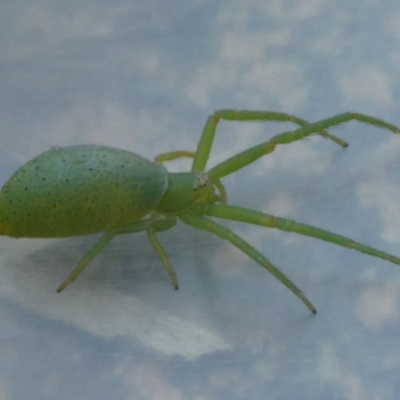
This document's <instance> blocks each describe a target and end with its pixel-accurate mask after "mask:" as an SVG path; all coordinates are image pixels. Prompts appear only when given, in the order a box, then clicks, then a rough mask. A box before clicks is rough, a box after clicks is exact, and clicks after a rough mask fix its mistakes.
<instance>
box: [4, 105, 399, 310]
mask: <svg viewBox="0 0 400 400" xmlns="http://www.w3.org/2000/svg"><path fill="white" fill-rule="evenodd" d="M220 120H226V121H278V122H292V123H294V124H296V125H298V126H299V127H298V128H297V129H294V130H291V131H287V132H283V133H280V134H278V135H275V136H273V137H272V138H271V139H269V140H267V141H266V142H264V143H261V144H259V145H257V146H254V147H251V148H250V149H248V150H245V151H243V152H241V153H239V154H236V155H235V156H233V157H231V158H229V159H227V160H225V161H223V162H221V163H219V164H218V165H216V166H215V167H213V168H211V169H210V170H209V171H208V172H204V170H205V167H206V164H207V161H208V158H209V154H210V151H211V147H212V143H213V140H214V136H215V132H216V128H217V125H218V122H219V121H220ZM352 120H357V121H359V122H362V123H367V124H371V125H374V126H377V127H379V128H383V129H387V130H389V131H392V132H394V133H400V129H399V128H398V127H396V126H394V125H392V124H389V123H387V122H385V121H382V120H380V119H377V118H373V117H370V116H368V115H364V114H358V113H344V114H340V115H336V116H334V117H331V118H327V119H324V120H321V121H318V122H315V123H308V122H307V121H304V120H302V119H300V118H297V117H295V116H292V115H289V114H285V113H276V112H267V111H243V110H242V111H235V110H219V111H216V112H215V113H214V114H212V115H211V116H210V117H209V118H208V120H207V122H206V125H205V127H204V130H203V133H202V135H201V138H200V141H199V144H198V146H197V150H196V152H194V153H193V152H190V151H175V152H169V153H164V154H160V155H159V156H157V157H156V158H155V162H151V161H149V160H147V159H145V158H143V157H141V156H139V155H137V154H135V153H131V152H128V151H125V150H121V149H115V148H112V147H105V146H96V145H80V146H71V147H65V148H54V149H51V150H49V151H47V152H45V153H43V154H40V155H39V156H37V157H35V158H34V159H32V160H30V161H28V162H27V163H26V164H25V165H23V166H22V167H21V168H19V169H18V170H17V171H16V172H15V173H14V175H13V176H12V177H11V178H10V179H9V181H8V182H7V183H6V184H5V185H4V187H3V188H2V190H1V192H0V234H1V235H8V236H12V237H30V238H53V237H54V238H55V237H70V236H80V235H88V234H93V233H99V232H105V233H104V235H103V236H102V237H101V238H100V239H99V240H98V241H97V242H96V243H95V244H94V246H93V247H92V248H91V249H90V250H89V251H88V252H87V253H86V255H85V256H84V257H83V258H82V260H81V261H80V262H79V263H78V265H77V266H76V267H75V268H74V269H73V270H72V272H71V274H70V275H69V277H68V278H67V279H66V280H65V281H64V282H62V283H61V285H60V286H59V287H58V289H57V291H58V292H61V291H62V290H63V289H65V288H66V287H67V286H68V285H69V284H70V283H71V282H73V281H74V280H75V279H76V278H77V277H78V275H79V274H80V273H81V272H82V270H83V269H84V268H85V267H86V265H87V264H88V263H89V262H90V261H91V260H92V259H93V258H94V257H95V256H96V255H97V254H98V253H99V252H100V251H101V250H102V249H103V248H104V246H105V245H106V244H107V243H108V242H109V241H110V240H111V239H112V238H113V237H114V236H115V235H120V234H125V233H134V232H140V231H146V232H147V236H148V238H149V240H150V243H151V244H152V245H153V247H154V249H155V251H156V252H157V254H158V256H159V257H160V259H161V261H162V263H163V264H164V266H165V268H166V270H167V272H168V274H169V275H170V277H171V280H172V283H173V286H174V287H175V289H178V279H177V277H176V274H175V271H174V269H173V267H172V265H171V263H170V261H169V259H168V256H167V254H166V252H165V250H164V248H163V247H162V245H161V243H160V242H159V240H158V239H157V236H156V233H157V232H162V231H166V230H168V229H171V228H172V227H173V226H174V225H175V224H176V221H177V218H179V219H180V220H181V221H183V222H184V223H186V224H188V225H190V226H192V227H193V228H195V229H198V230H203V231H208V232H210V233H212V234H214V235H216V236H218V237H220V238H221V239H225V240H227V241H228V242H229V243H231V244H232V245H233V246H235V247H237V248H238V249H239V250H241V251H242V252H243V253H245V254H247V255H248V256H249V257H250V258H252V259H253V260H254V261H255V262H256V263H257V264H259V265H261V266H262V267H264V268H265V269H267V270H268V271H269V272H270V273H271V274H272V275H273V276H275V278H277V279H278V280H279V281H280V282H281V283H283V284H284V285H285V286H286V287H287V288H288V289H289V290H291V291H292V292H293V293H294V294H295V295H296V296H297V297H298V298H299V299H300V300H301V301H302V302H303V303H304V304H305V305H306V306H307V308H308V309H309V310H310V311H311V312H312V313H316V309H315V307H314V306H313V305H312V303H311V302H310V301H309V300H308V299H307V297H305V296H304V294H303V293H302V292H301V290H300V289H299V288H298V287H297V286H296V285H295V284H294V283H293V282H292V281H291V280H290V279H289V278H287V277H286V276H285V275H284V274H283V273H282V272H281V271H280V270H279V269H278V268H276V267H275V266H274V265H273V264H271V262H270V261H269V260H268V259H267V258H266V257H265V256H264V255H262V254H261V253H260V252H259V251H257V250H256V249H255V248H254V247H253V246H251V245H250V244H249V243H247V242H246V241H245V240H244V239H242V238H241V237H239V236H238V235H236V234H235V233H234V232H232V231H231V230H230V229H228V228H226V227H224V226H222V225H220V224H219V223H217V222H216V221H214V220H213V219H211V218H209V217H214V218H220V219H227V220H232V221H239V222H245V223H248V224H253V225H260V226H264V227H267V228H276V229H280V230H283V231H287V232H295V233H298V234H301V235H306V236H311V237H314V238H316V239H320V240H325V241H327V242H330V243H334V244H337V245H339V246H343V247H347V248H349V249H354V250H357V251H360V252H361V253H366V254H369V255H371V256H375V257H378V258H381V259H383V260H387V261H390V262H392V263H394V264H398V265H400V258H397V257H394V256H392V255H390V254H388V253H385V252H383V251H380V250H377V249H374V248H372V247H369V246H366V245H364V244H361V243H358V242H355V241H353V240H351V239H348V238H346V237H343V236H340V235H337V234H335V233H331V232H327V231H325V230H322V229H319V228H316V227H314V226H310V225H306V224H302V223H298V222H295V221H292V220H289V219H286V218H279V217H275V216H273V215H268V214H265V213H262V212H259V211H255V210H251V209H247V208H243V207H237V206H232V205H229V204H227V195H226V190H225V188H224V186H223V184H222V183H221V178H223V177H225V176H227V175H230V174H232V173H234V172H236V171H238V170H240V169H242V168H244V167H245V166H246V165H248V164H251V163H253V162H254V161H256V160H257V159H259V158H260V157H262V156H264V155H266V154H269V153H272V152H273V151H274V150H275V148H276V146H277V145H281V144H288V143H292V142H295V141H297V140H300V139H303V138H305V137H307V136H310V135H312V134H319V135H321V136H323V137H324V138H328V139H331V140H333V141H334V142H336V143H337V144H339V145H340V146H342V147H346V146H347V143H346V142H344V141H343V140H341V139H339V138H338V137H336V136H333V135H331V134H329V133H328V132H326V129H328V128H330V127H333V126H336V125H339V124H342V123H345V122H348V121H352ZM181 157H190V158H193V164H192V169H191V172H186V173H170V172H168V171H167V170H166V168H165V167H164V166H163V163H164V162H166V161H170V160H174V159H177V158H181Z"/></svg>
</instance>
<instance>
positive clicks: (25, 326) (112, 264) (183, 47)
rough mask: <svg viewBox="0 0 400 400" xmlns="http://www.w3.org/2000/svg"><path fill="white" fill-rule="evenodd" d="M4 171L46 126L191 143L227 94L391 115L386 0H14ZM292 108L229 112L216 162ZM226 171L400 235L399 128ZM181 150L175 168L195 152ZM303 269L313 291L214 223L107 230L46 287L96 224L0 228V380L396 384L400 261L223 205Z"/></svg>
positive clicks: (194, 398) (274, 207) (72, 133)
mask: <svg viewBox="0 0 400 400" xmlns="http://www.w3.org/2000/svg"><path fill="white" fill-rule="evenodd" d="M0 38H1V39H0V54H1V57H0V59H1V62H0V71H1V73H0V79H1V81H0V87H1V90H0V135H1V146H0V167H1V168H0V182H1V183H4V182H6V180H7V179H8V177H9V176H10V175H11V173H12V172H13V171H14V170H15V169H17V168H18V166H20V165H21V164H23V163H24V162H25V161H27V160H28V159H30V158H32V157H33V156H35V155H37V154H39V153H40V152H42V151H45V150H47V149H49V148H50V147H52V146H64V145H71V144H77V143H98V144H107V145H113V146H116V147H121V148H125V149H131V150H132V151H135V152H138V153H140V154H142V155H144V156H146V157H149V158H153V157H154V156H155V155H157V154H158V153H160V152H166V151H170V150H175V149H188V150H192V149H194V148H195V146H196V144H197V140H198V138H199V136H200V132H201V130H202V127H203V125H204V122H205V120H206V117H207V115H209V114H210V113H211V112H213V111H214V110H216V109H218V108H236V109H264V110H275V111H285V112H289V113H293V114H296V115H298V116H300V117H303V118H305V119H308V120H310V121H315V120H318V119H321V118H325V117H329V116H332V115H334V114H337V113H340V112H344V111H347V110H352V111H359V112H363V113H368V114H371V115H374V116H376V117H379V118H383V119H385V120H388V121H390V122H392V123H394V124H398V125H400V114H399V109H400V107H399V106H400V74H399V71H400V4H399V2H398V1H396V0H386V1H382V0H369V1H360V0H359V1H352V2H349V1H333V0H330V1H329V0H328V1H324V0H297V1H296V0H292V1H284V0H269V1H268V0H267V1H266V0H242V1H239V0H236V1H219V2H215V1H201V0H197V1H190V0H189V1H182V0H174V1H160V0H146V1H122V0H115V1H108V2H106V1H85V0H83V1H79V2H64V1H56V0H51V1H50V0H47V1H46V0H45V1H36V0H33V1H32V0H30V1H17V2H5V1H3V2H2V4H1V14H0ZM289 127H291V125H282V124H259V123H253V124H221V125H220V129H219V131H218V135H217V139H216V143H215V147H214V151H213V155H212V159H211V160H210V165H212V164H215V163H216V162H217V161H219V160H221V159H224V158H226V157H227V156H229V155H231V154H234V153H235V152H237V151H239V150H240V149H245V148H246V147H249V146H253V145H254V144H256V143H260V142H262V141H263V140H266V139H267V138H268V137H270V136H271V135H272V134H273V133H277V132H279V131H283V130H286V129H288V128H289ZM333 132H334V133H336V134H337V135H339V136H341V137H343V138H344V139H345V140H348V141H349V143H350V147H349V148H347V149H346V150H341V149H340V148H339V147H338V146H336V145H334V144H333V143H331V142H329V141H326V140H324V139H322V138H319V137H313V138H310V139H307V140H304V141H302V142H301V143H297V144H292V145H290V146H281V147H280V148H278V149H277V151H276V152H275V153H274V154H271V155H268V156H267V157H265V158H264V159H263V160H261V161H259V162H258V163H256V164H254V165H252V166H249V167H248V168H246V169H244V170H242V171H241V172H240V173H237V174H236V175H235V176H232V177H229V178H228V179H226V180H225V181H224V182H225V183H226V186H227V189H228V190H229V193H230V201H231V202H232V203H235V204H238V205H242V206H247V207H252V208H256V209H259V210H263V211H265V212H270V213H274V214H275V215H279V216H283V217H288V218H294V219H296V220H299V221H302V222H305V223H309V224H314V225H317V226H319V227H322V228H324V229H329V230H332V231H334V232H338V233H341V234H343V235H347V236H350V237H351V238H353V239H355V240H359V241H361V242H365V243H367V244H370V245H374V246H376V247H378V248H380V249H382V250H385V251H388V252H391V253H393V254H397V255H400V250H399V243H400V137H396V136H395V135H392V134H391V133H387V132H384V131H382V130H378V129H375V128H371V127H368V126H363V125H360V124H358V123H350V124H348V125H346V126H342V127H340V128H336V129H334V130H333ZM171 168H174V169H175V170H177V169H182V170H183V169H186V168H188V164H187V163H185V162H182V163H177V164H175V165H173V166H172V167H171ZM227 225H229V226H230V227H232V229H234V230H235V231H236V232H238V233H239V234H241V235H242V236H243V237H245V238H246V239H247V240H248V241H250V242H251V243H252V244H254V245H255V246H256V247H257V248H259V249H260V250H261V251H262V252H263V253H265V254H266V256H267V257H268V258H269V259H270V260H271V261H272V262H273V263H275V264H276V265H277V266H278V267H280V268H281V269H282V271H284V272H285V273H286V274H287V275H288V276H290V277H291V278H292V279H293V281H294V282H295V283H296V284H297V285H298V286H299V287H300V288H302V289H303V291H304V292H305V294H306V295H307V296H308V297H309V298H310V300H311V301H313V302H314V304H315V305H316V307H317V309H318V315H317V316H316V317H314V316H311V315H310V314H309V312H308V310H307V309H306V308H305V307H304V306H303V304H302V303H301V302H300V301H298V300H297V299H296V298H295V297H294V296H293V295H292V294H291V293H290V292H289V291H288V290H287V289H286V288H284V287H283V286H282V285H281V284H280V283H279V282H277V281H276V280H275V279H273V278H272V277H271V276H270V275H269V274H268V273H266V271H265V270H263V269H262V268H260V267H258V266H257V265H255V264H254V262H252V261H251V260H248V259H247V258H246V257H244V256H242V255H241V254H239V253H238V251H237V250H235V249H234V248H232V247H230V246H229V245H227V244H225V243H223V242H221V241H219V240H218V239H216V238H213V237H212V236H211V235H208V234H205V233H204V234H203V233H199V232H195V231H193V230H192V229H191V228H189V227H186V226H182V225H180V226H179V227H177V228H176V229H174V230H173V231H170V232H168V233H165V234H161V235H160V238H161V240H162V242H163V243H164V245H165V247H166V249H167V251H168V253H169V255H170V258H171V261H172V263H173V265H174V266H175V269H176V271H177V274H178V276H179V280H180V285H181V289H180V290H179V291H178V292H176V291H174V290H173V289H172V286H171V284H170V282H169V278H168V276H167V274H166V273H165V271H164V269H163V268H162V266H161V265H160V261H159V260H158V258H157V256H156V255H155V254H154V253H153V251H152V249H151V247H150V245H149V244H148V243H147V239H146V236H145V235H136V236H133V235H131V236H125V237H120V238H118V239H117V240H114V241H113V242H112V243H111V244H110V245H109V246H108V248H107V250H106V251H104V252H103V253H102V254H101V255H100V256H99V257H97V259H96V260H95V261H94V262H93V263H92V264H91V265H90V267H88V268H87V270H86V271H85V273H84V274H82V276H81V277H80V278H79V280H78V281H77V282H75V283H74V284H73V285H72V286H71V287H69V288H68V289H67V290H66V291H65V292H64V293H62V294H56V293H55V289H56V287H57V285H58V284H59V283H60V282H61V281H62V280H63V279H64V278H65V276H66V275H67V274H68V273H69V271H70V270H71V269H72V268H73V266H74V265H75V264H76V263H77V261H78V260H79V258H80V257H81V256H82V255H83V253H84V252H85V251H86V249H87V248H88V247H90V245H91V243H93V241H94V239H95V238H93V237H89V238H74V239H70V240H69V239H68V240H25V239H24V240H22V239H20V240H15V239H14V240H13V239H9V238H1V240H0V246H1V253H0V266H1V268H0V282H1V284H0V318H1V324H0V354H1V357H0V398H1V399H6V400H8V399H40V400H46V399H62V400H63V399H97V400H101V399H107V400H109V399H113V400H119V399H135V400H140V399H146V400H147V399H157V400H158V399H163V400H170V399H174V400H175V399H177V400H181V399H191V400H214V399H215V400H217V399H218V400H221V399H230V400H231V399H243V398H246V399H254V400H257V399H261V398H268V399H329V400H330V399H346V400H389V399H398V398H399V396H400V383H399V382H400V380H399V376H400V308H399V306H400V268H399V267H398V266H396V265H392V264H390V263H387V262H384V261H381V260H378V259H375V258H372V257H368V256H365V255H362V254H360V253H357V252H355V251H350V250H347V249H342V248H339V247H337V246H334V245H330V244H326V243H324V242H320V241H317V240H313V239H309V238H303V237H299V236H296V235H294V234H288V233H282V232H275V231H271V230H266V229H261V228H255V227H251V226H239V225H238V224H233V223H232V224H227Z"/></svg>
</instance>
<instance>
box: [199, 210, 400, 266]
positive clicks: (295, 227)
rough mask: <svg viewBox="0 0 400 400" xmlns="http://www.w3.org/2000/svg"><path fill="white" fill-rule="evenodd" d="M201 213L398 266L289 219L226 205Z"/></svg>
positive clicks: (363, 247)
mask: <svg viewBox="0 0 400 400" xmlns="http://www.w3.org/2000/svg"><path fill="white" fill-rule="evenodd" d="M201 212H202V214H204V215H207V216H211V217H216V218H222V219H227V220H230V221H238V222H245V223H248V224H252V225H259V226H264V227H266V228H276V229H280V230H282V231H286V232H295V233H298V234H300V235H304V236H310V237H313V238H316V239H320V240H324V241H326V242H330V243H334V244H337V245H339V246H342V247H346V248H348V249H354V250H357V251H359V252H361V253H365V254H368V255H370V256H374V257H377V258H381V259H382V260H386V261H390V262H392V263H394V264H397V265H400V258H398V257H395V256H393V255H391V254H388V253H385V252H384V251H381V250H378V249H375V248H373V247H370V246H366V245H364V244H362V243H359V242H355V241H354V240H351V239H349V238H347V237H344V236H341V235H337V234H335V233H332V232H329V231H325V230H323V229H320V228H317V227H314V226H311V225H307V224H302V223H299V222H296V221H293V220H290V219H286V218H279V217H274V216H273V215H269V214H265V213H262V212H259V211H255V210H250V209H247V208H242V207H237V206H231V205H228V204H207V205H202V206H201Z"/></svg>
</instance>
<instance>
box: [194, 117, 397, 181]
mask: <svg viewBox="0 0 400 400" xmlns="http://www.w3.org/2000/svg"><path fill="white" fill-rule="evenodd" d="M353 120H355V121H359V122H362V123H365V124H370V125H374V126H376V127H378V128H382V129H386V130H389V131H391V132H393V133H400V128H399V127H397V126H395V125H392V124H390V123H388V122H386V121H382V120H380V119H378V118H374V117H370V116H369V115H364V114H358V113H344V114H339V115H335V116H334V117H331V118H327V119H323V120H321V121H318V122H314V123H312V124H307V125H305V126H302V127H301V128H298V129H295V130H292V131H287V132H283V133H280V134H278V135H275V136H273V137H272V138H271V139H270V140H268V141H266V142H264V143H261V144H259V145H257V146H254V147H251V148H250V149H247V150H245V151H243V152H241V153H239V154H236V155H235V156H233V157H231V158H228V159H227V160H225V161H223V162H222V163H220V164H218V165H216V166H215V167H213V168H211V169H210V170H209V171H208V174H209V176H210V177H211V178H218V179H220V178H222V177H224V176H227V175H230V174H232V173H234V172H236V171H238V170H239V169H242V168H244V167H245V166H246V165H249V164H251V163H253V162H254V161H256V160H258V159H259V158H260V157H262V156H264V155H266V154H268V153H271V152H273V151H274V150H275V148H276V146H277V145H280V144H288V143H292V142H296V141H297V140H301V139H303V138H305V137H307V136H310V135H312V134H314V133H319V132H323V131H324V130H325V129H328V128H330V127H332V126H337V125H340V124H343V123H345V122H349V121H353ZM196 156H197V152H196ZM195 159H196V157H195Z"/></svg>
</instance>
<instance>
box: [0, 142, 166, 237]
mask: <svg viewBox="0 0 400 400" xmlns="http://www.w3.org/2000/svg"><path fill="white" fill-rule="evenodd" d="M167 186H168V172H167V170H166V168H165V167H164V166H162V165H158V164H155V163H153V162H151V161H149V160H147V159H145V158H143V157H141V156H139V155H137V154H135V153H131V152H128V151H125V150H121V149H115V148H111V147H104V146H94V145H82V146H71V147H65V148H55V149H52V150H50V151H47V152H45V153H43V154H41V155H39V156H37V157H35V158H34V159H32V160H31V161H29V162H27V163H26V164H25V165H23V166H22V167H21V168H20V169H18V170H17V171H16V172H15V173H14V175H13V176H12V177H11V178H10V179H9V181H8V182H7V183H6V184H5V185H4V187H3V189H2V190H1V192H0V234H2V235H8V236H13V237H42V238H44V237H68V236H79V235H87V234H91V233H97V232H105V231H108V230H110V229H112V228H115V227H117V226H120V225H123V224H126V223H129V222H133V221H137V220H140V219H141V218H142V217H144V216H145V215H147V214H149V213H150V212H151V211H153V210H154V208H155V207H156V205H157V204H158V202H159V201H160V199H161V197H162V196H163V194H164V193H165V191H166V190H167Z"/></svg>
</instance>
